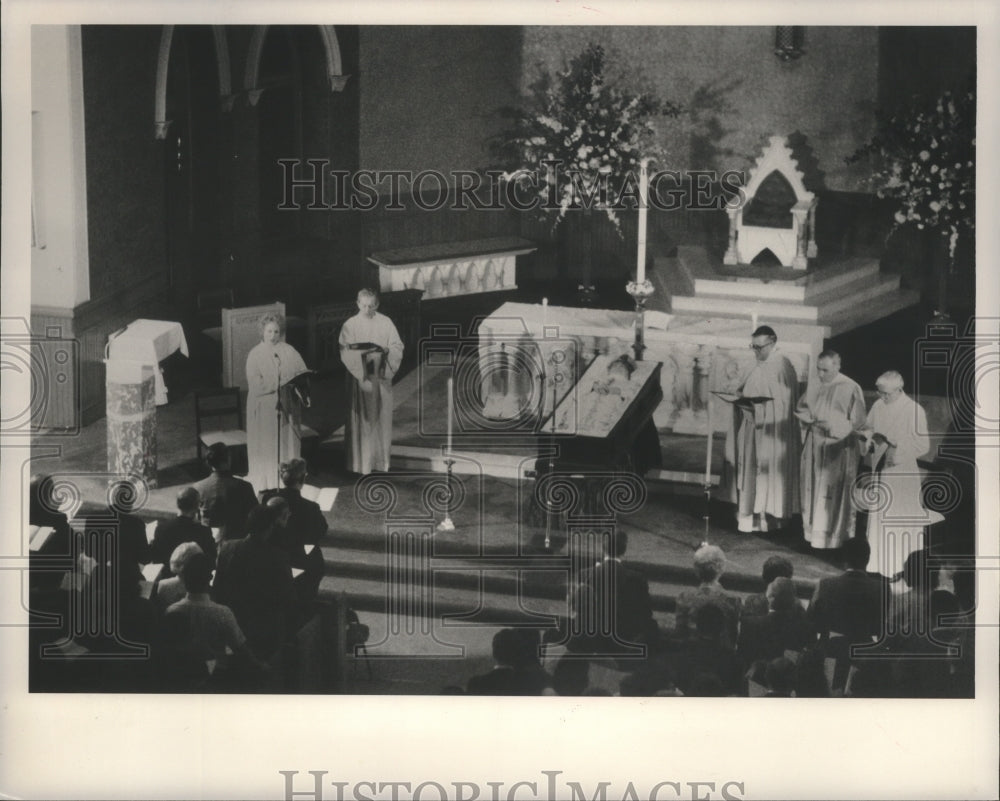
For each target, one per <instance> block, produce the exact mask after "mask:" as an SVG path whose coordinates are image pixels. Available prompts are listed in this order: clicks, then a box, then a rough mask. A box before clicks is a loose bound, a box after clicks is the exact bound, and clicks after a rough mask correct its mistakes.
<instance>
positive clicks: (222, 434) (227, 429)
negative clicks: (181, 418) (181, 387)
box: [194, 387, 247, 469]
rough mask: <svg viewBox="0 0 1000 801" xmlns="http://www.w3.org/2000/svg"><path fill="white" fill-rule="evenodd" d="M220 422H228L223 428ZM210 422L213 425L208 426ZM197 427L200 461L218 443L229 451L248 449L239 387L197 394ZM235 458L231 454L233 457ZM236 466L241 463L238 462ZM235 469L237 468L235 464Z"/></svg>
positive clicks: (195, 410) (195, 416)
mask: <svg viewBox="0 0 1000 801" xmlns="http://www.w3.org/2000/svg"><path fill="white" fill-rule="evenodd" d="M217 418H226V420H227V421H228V422H223V424H222V425H220V424H219V422H217ZM206 421H211V425H205V422H206ZM194 425H195V432H196V434H197V437H198V459H199V461H200V460H201V459H202V458H203V452H204V450H205V449H207V448H208V447H209V446H210V445H212V444H213V443H215V442H221V443H223V444H225V445H226V447H228V448H229V449H230V451H232V450H234V449H238V448H243V449H244V450H245V449H246V445H247V432H246V429H245V428H244V425H243V403H242V400H241V398H240V390H239V389H238V388H237V387H225V388H223V389H212V390H203V391H201V392H196V393H195V394H194ZM230 458H232V454H231V455H230ZM233 461H234V462H236V461H238V460H236V459H234V460H233ZM234 469H235V464H234Z"/></svg>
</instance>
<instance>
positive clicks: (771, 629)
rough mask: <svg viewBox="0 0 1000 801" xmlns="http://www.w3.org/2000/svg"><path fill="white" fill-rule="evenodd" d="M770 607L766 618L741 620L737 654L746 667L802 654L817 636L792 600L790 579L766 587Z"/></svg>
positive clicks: (805, 616)
mask: <svg viewBox="0 0 1000 801" xmlns="http://www.w3.org/2000/svg"><path fill="white" fill-rule="evenodd" d="M767 601H768V605H769V607H770V609H769V611H768V613H767V614H766V615H754V616H751V617H745V618H743V621H742V623H741V626H740V637H739V642H738V644H737V648H736V650H737V653H738V654H739V656H740V659H741V660H742V661H743V664H744V665H745V666H747V667H749V666H751V665H753V664H754V663H755V662H758V661H764V662H769V661H770V660H772V659H777V658H778V657H781V656H783V655H784V653H785V651H801V650H802V649H803V648H804V647H805V646H807V645H809V644H810V643H812V642H815V641H816V632H815V631H814V630H813V627H812V624H811V623H810V622H809V619H808V617H807V615H806V611H805V609H803V608H802V606H801V605H800V604H799V602H798V599H797V598H796V597H795V585H794V584H793V583H792V580H791V579H788V578H785V577H784V576H781V577H779V578H776V579H775V580H774V581H772V582H771V583H770V584H769V585H768V587H767Z"/></svg>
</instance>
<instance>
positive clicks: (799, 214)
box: [792, 208, 809, 270]
mask: <svg viewBox="0 0 1000 801" xmlns="http://www.w3.org/2000/svg"><path fill="white" fill-rule="evenodd" d="M808 214H809V210H808V209H798V208H795V209H792V216H793V217H794V218H795V258H794V259H792V267H794V268H795V269H796V270H804V269H806V267H807V266H808V264H809V262H808V260H807V258H806V234H807V231H806V227H807V226H806V218H807V216H808Z"/></svg>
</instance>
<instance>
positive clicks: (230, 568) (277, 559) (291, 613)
mask: <svg viewBox="0 0 1000 801" xmlns="http://www.w3.org/2000/svg"><path fill="white" fill-rule="evenodd" d="M247 529H248V530H247V535H246V537H245V538H243V539H241V540H226V541H225V542H223V543H222V549H221V551H220V552H219V562H218V567H217V568H216V573H215V583H214V584H213V592H212V596H213V598H214V599H215V600H216V601H217V602H218V603H221V604H224V605H225V606H228V607H229V608H230V609H232V610H233V613H234V614H235V615H236V620H237V621H238V622H239V624H240V628H242V629H243V632H244V633H245V634H246V635H247V640H248V641H249V642H250V647H251V648H253V650H254V653H256V654H258V655H260V657H261V658H263V659H266V660H268V661H272V660H274V658H275V657H277V656H278V655H279V653H280V650H281V648H282V646H283V645H284V644H285V642H286V641H287V640H288V639H289V638H290V637H291V636H292V635H293V634H294V629H295V590H294V587H293V584H292V569H291V566H290V565H289V563H288V556H287V555H286V554H285V552H284V551H282V550H281V549H280V548H278V547H276V546H275V545H274V543H273V541H272V536H273V533H274V511H273V510H272V509H269V508H267V507H266V506H258V507H257V508H256V509H254V510H253V511H252V512H250V517H249V519H248V521H247Z"/></svg>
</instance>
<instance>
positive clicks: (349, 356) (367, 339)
mask: <svg viewBox="0 0 1000 801" xmlns="http://www.w3.org/2000/svg"><path fill="white" fill-rule="evenodd" d="M377 309H378V296H377V295H376V294H375V293H374V292H373V291H372V290H370V289H362V290H361V291H360V292H358V313H357V314H356V315H354V316H353V317H351V318H350V319H349V320H347V322H345V323H344V326H343V328H342V329H341V330H340V358H341V360H342V361H343V362H344V366H345V367H346V368H347V402H348V407H349V408H348V412H347V424H346V426H345V431H344V449H345V451H346V454H347V469H348V470H350V471H352V472H354V473H371V472H372V471H374V470H378V471H384V470H388V469H389V454H390V450H391V447H392V379H393V376H395V375H396V371H397V370H399V365H400V363H401V362H402V361H403V341H402V340H401V339H400V338H399V332H397V331H396V326H395V325H393V323H392V320H390V319H389V318H388V317H386V316H385V315H384V314H380V313H379V312H378V311H376V310H377Z"/></svg>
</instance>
